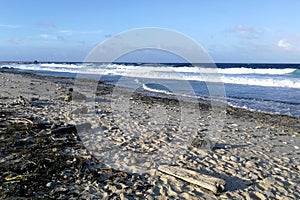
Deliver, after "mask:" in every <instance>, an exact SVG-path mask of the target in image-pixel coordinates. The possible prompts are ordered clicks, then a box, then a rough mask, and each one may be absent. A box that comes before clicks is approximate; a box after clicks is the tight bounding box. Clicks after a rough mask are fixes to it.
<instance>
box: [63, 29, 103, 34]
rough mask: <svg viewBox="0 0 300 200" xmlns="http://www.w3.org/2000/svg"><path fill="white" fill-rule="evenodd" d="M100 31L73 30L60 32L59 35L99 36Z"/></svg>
mask: <svg viewBox="0 0 300 200" xmlns="http://www.w3.org/2000/svg"><path fill="white" fill-rule="evenodd" d="M102 32H103V31H102V30H94V31H75V30H60V31H59V33H65V34H99V33H102Z"/></svg>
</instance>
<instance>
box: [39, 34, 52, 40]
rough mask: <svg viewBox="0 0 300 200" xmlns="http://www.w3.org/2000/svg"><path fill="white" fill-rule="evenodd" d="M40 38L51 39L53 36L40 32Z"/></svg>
mask: <svg viewBox="0 0 300 200" xmlns="http://www.w3.org/2000/svg"><path fill="white" fill-rule="evenodd" d="M40 38H43V39H49V38H51V36H50V35H48V34H40Z"/></svg>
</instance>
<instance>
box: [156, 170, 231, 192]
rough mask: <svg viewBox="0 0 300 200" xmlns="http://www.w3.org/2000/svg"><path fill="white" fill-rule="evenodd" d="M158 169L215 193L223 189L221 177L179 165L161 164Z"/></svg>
mask: <svg viewBox="0 0 300 200" xmlns="http://www.w3.org/2000/svg"><path fill="white" fill-rule="evenodd" d="M158 170H159V171H161V172H164V173H166V174H169V175H172V176H175V177H177V178H179V179H182V180H184V181H187V182H189V183H192V184H195V185H198V186H200V187H203V188H205V189H208V190H210V191H212V192H213V193H215V194H217V193H220V192H222V191H223V190H224V189H225V185H226V182H225V181H224V180H223V179H220V178H215V177H212V176H208V175H204V174H200V173H198V172H196V171H193V170H189V169H186V168H182V167H179V166H168V165H161V166H159V167H158Z"/></svg>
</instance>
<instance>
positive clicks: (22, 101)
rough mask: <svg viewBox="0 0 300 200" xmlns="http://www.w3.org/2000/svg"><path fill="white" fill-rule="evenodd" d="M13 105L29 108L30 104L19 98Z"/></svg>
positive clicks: (23, 98)
mask: <svg viewBox="0 0 300 200" xmlns="http://www.w3.org/2000/svg"><path fill="white" fill-rule="evenodd" d="M12 104H13V105H22V106H29V105H30V102H29V100H28V99H26V98H25V97H23V96H19V98H18V99H16V100H15V101H14V102H13V103H12Z"/></svg>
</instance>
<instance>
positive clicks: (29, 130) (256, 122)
mask: <svg viewBox="0 0 300 200" xmlns="http://www.w3.org/2000/svg"><path fill="white" fill-rule="evenodd" d="M73 80H74V79H70V78H60V77H50V76H39V75H33V74H30V73H22V72H21V73H19V72H18V73H16V72H3V70H1V71H0V83H1V96H0V103H1V118H0V119H1V120H0V125H1V126H0V127H1V129H0V130H1V132H0V134H1V140H0V141H1V146H0V148H1V152H3V153H1V154H0V161H1V162H0V168H1V171H2V172H3V173H2V174H1V177H2V179H1V182H0V184H1V185H2V188H3V189H1V190H0V196H1V197H4V198H8V197H21V196H22V195H23V196H25V197H32V196H36V197H40V198H42V197H56V198H57V197H60V195H62V196H61V197H74V198H75V197H81V198H84V197H91V198H102V199H107V198H109V197H113V196H116V197H119V198H121V199H122V198H123V199H126V198H129V199H130V198H138V199H145V198H146V199H151V198H152V199H157V198H161V199H163V198H168V199H170V198H171V199H172V198H180V199H224V198H225V199H226V198H228V199H232V198H260V199H268V198H275V199H280V198H283V197H286V198H287V199H289V198H291V199H297V198H300V187H299V185H300V184H299V179H298V177H299V176H300V173H299V170H300V150H299V144H300V136H299V134H300V123H299V122H300V119H297V118H293V117H290V116H281V115H271V114H265V113H259V112H253V111H248V110H244V109H238V108H232V107H227V109H226V111H227V114H226V118H225V121H224V126H223V127H221V128H220V127H215V131H216V132H218V133H219V134H222V137H221V138H220V139H219V141H218V145H217V148H216V149H214V150H213V151H208V152H205V151H204V152H203V151H201V150H199V149H198V150H197V149H196V150H191V149H188V150H185V152H183V153H182V152H181V155H178V156H175V157H174V152H177V151H176V150H178V149H177V148H179V149H180V147H179V145H178V144H177V146H176V145H175V144H174V143H169V142H170V141H172V139H174V138H175V139H176V133H180V134H185V133H187V134H188V135H189V134H190V133H193V134H194V132H192V131H194V130H195V127H193V123H197V124H198V125H197V127H196V128H197V131H199V130H200V131H205V130H207V129H209V128H210V125H209V124H208V121H207V119H209V117H211V116H210V113H209V112H208V108H209V106H208V105H205V104H198V103H197V105H198V106H199V107H198V108H199V109H200V110H201V116H197V118H195V119H197V120H196V122H195V119H193V118H192V116H194V115H193V114H192V113H191V117H188V118H187V120H188V121H189V120H190V121H191V124H190V126H191V127H188V126H187V127H185V128H186V130H184V128H180V127H179V128H178V126H180V123H178V119H180V115H178V113H179V108H178V102H176V100H174V99H166V98H161V97H153V96H147V95H146V94H141V93H135V94H134V95H133V96H132V98H130V102H131V103H132V105H134V108H135V109H132V110H131V115H130V116H129V117H131V118H129V121H128V120H127V119H126V117H124V115H122V114H123V113H122V112H121V111H122V110H120V113H117V112H115V113H114V112H113V111H114V110H113V109H112V108H111V102H112V101H113V100H115V99H118V98H124V97H125V96H126V95H123V96H115V97H114V96H111V91H112V90H113V86H112V85H107V84H105V83H100V84H98V82H97V89H98V90H97V91H98V92H97V95H96V96H95V97H94V98H91V97H92V96H93V95H92V92H93V91H91V88H92V86H93V84H95V81H88V80H84V81H83V82H80V84H78V85H76V87H75V89H78V90H79V91H80V92H83V93H84V95H86V96H87V97H88V98H90V99H91V100H89V101H86V102H68V101H64V98H65V96H66V95H67V94H68V89H69V88H70V87H72V88H74V86H73ZM121 91H122V92H124V94H126V91H125V90H121ZM121 94H123V93H121ZM20 96H22V97H24V98H25V99H27V100H28V101H29V102H26V100H24V102H23V104H24V105H22V101H21V100H22V99H20ZM114 98H115V99H114ZM27 103H29V104H27ZM193 106H195V104H188V105H187V107H186V111H191V110H190V109H191V108H193ZM118 108H119V107H117V105H116V107H115V109H118ZM155 109H158V110H164V111H165V115H166V116H168V117H167V118H166V119H165V123H164V125H161V126H160V123H162V122H161V121H159V118H156V119H153V118H151V115H155V114H156V113H151V112H152V111H158V110H155ZM117 111H118V110H117ZM112 113H113V114H112ZM95 116H97V117H95ZM86 121H88V122H90V123H91V126H92V127H93V126H99V124H100V126H101V128H102V130H103V133H105V134H106V135H108V138H112V139H113V143H111V144H112V145H115V146H120V147H122V148H123V147H124V148H127V149H128V150H129V151H131V152H134V151H139V152H144V154H143V155H148V154H147V153H149V152H152V151H154V150H156V152H159V154H155V155H162V156H163V158H165V159H166V160H168V159H170V160H172V159H174V158H176V161H174V162H175V163H172V164H176V165H178V166H180V167H185V168H189V169H193V170H195V171H197V172H199V173H204V174H207V175H213V176H216V177H218V178H222V179H224V180H225V181H226V188H225V191H224V192H222V193H220V194H218V195H215V194H213V193H211V192H209V191H207V190H205V189H203V188H201V187H198V186H195V185H193V184H190V183H187V182H185V181H182V180H179V179H176V178H174V177H172V176H168V175H166V174H164V173H162V172H159V171H157V170H154V171H153V170H150V172H147V173H142V174H139V175H138V174H135V173H132V172H130V170H131V169H132V168H134V167H135V166H136V165H138V164H144V163H138V162H137V163H133V164H131V165H130V163H131V162H132V161H128V163H125V165H123V164H122V163H113V162H116V160H112V161H110V162H108V161H107V160H101V158H102V157H101V156H104V157H105V156H106V157H105V158H107V155H104V154H103V152H98V153H99V154H100V155H98V156H97V154H95V152H96V153H97V148H98V149H99V148H101V147H103V146H100V147H97V148H95V149H93V148H91V146H95V145H97V144H95V143H92V142H93V141H91V139H90V138H89V137H91V136H93V135H92V134H93V133H90V134H86V133H85V134H84V135H80V133H78V132H76V131H75V132H74V131H72V130H73V129H72V128H71V127H73V126H74V125H75V126H76V125H77V124H83V123H85V122H86ZM72 125H73V126H72ZM20 126H21V127H20ZM22 126H25V128H22ZM212 126H214V125H212ZM8 127H9V128H8ZM60 129H62V130H64V131H65V132H64V131H62V132H59V131H58V130H60ZM181 129H182V130H181ZM54 130H56V132H55V131H54ZM149 132H153V133H155V134H153V135H151V137H152V138H150V140H149V141H148V142H147V143H145V140H146V139H149V138H147V135H149ZM132 134H133V135H134V136H138V137H133V136H132ZM174 134H175V135H174ZM193 136H194V135H193ZM78 137H79V138H80V139H81V141H80V140H79V139H78ZM191 139H193V138H191ZM184 141H185V140H184ZM85 142H86V143H85ZM87 144H91V145H90V146H89V145H87ZM180 144H181V143H180ZM297 145H298V146H297ZM166 147H172V148H171V150H168V151H170V152H166V151H164V148H166ZM151 149H152V150H151ZM30 151H32V152H35V153H36V156H34V155H31V153H30ZM39 151H41V152H43V154H38V153H37V152H39ZM93 151H94V153H93ZM154 152H155V151H154ZM91 153H92V155H91ZM118 153H120V152H118ZM22 154H23V157H24V159H25V160H24V159H23V160H22V159H21V158H22ZM42 155H44V157H45V158H48V161H47V160H46V159H42V160H43V162H45V163H42V162H41V163H38V159H41V158H42ZM128 155H129V154H128ZM39 156H40V157H39ZM133 158H134V156H133ZM74 159H75V161H74ZM116 159H120V157H119V158H116ZM49 160H50V161H49ZM51 160H55V162H58V163H61V166H62V167H58V166H57V165H55V164H54V163H55V162H51ZM123 161H124V160H123ZM12 163H14V165H15V166H12ZM30 163H31V164H30ZM33 163H35V164H33ZM103 163H104V164H106V165H109V164H116V165H113V166H115V168H117V170H116V171H115V170H110V169H107V167H105V166H103V165H102V164H103ZM158 164H161V161H159V162H158ZM169 164H170V163H169ZM40 166H47V167H48V169H47V167H45V168H43V167H40ZM56 168H57V169H56ZM50 169H51V170H52V171H51V172H49V170H50ZM84 169H88V172H87V171H85V170H84ZM122 169H124V170H122ZM47 170H48V171H47ZM128 170H129V171H128ZM42 172H43V173H45V172H46V174H47V175H42ZM33 174H34V175H33ZM110 177H113V178H110ZM12 179H13V180H12ZM13 181H15V182H13ZM124 183H126V184H124ZM38 184H40V185H41V188H42V189H38V187H37V185H38ZM30 185H32V186H30ZM25 186H26V187H27V189H26V188H24V187H25ZM4 188H6V190H5V189H4ZM28 188H30V189H31V192H30V191H29V189H28ZM91 188H92V189H91ZM4 191H6V192H4ZM22 191H23V192H22ZM26 195H27V196H26ZM80 195H81V196H80ZM101 195H102V196H101Z"/></svg>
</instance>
